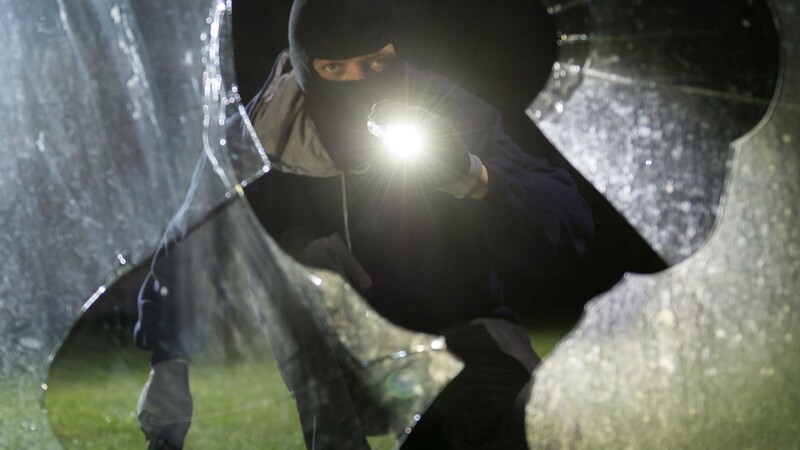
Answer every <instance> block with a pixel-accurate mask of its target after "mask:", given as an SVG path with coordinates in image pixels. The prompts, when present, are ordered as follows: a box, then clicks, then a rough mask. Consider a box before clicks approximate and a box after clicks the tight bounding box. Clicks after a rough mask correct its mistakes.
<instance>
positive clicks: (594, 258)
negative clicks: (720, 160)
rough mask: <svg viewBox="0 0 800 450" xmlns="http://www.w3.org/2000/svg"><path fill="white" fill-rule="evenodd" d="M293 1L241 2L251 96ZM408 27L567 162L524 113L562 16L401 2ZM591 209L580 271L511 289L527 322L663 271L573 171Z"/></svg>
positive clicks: (576, 311)
mask: <svg viewBox="0 0 800 450" xmlns="http://www.w3.org/2000/svg"><path fill="white" fill-rule="evenodd" d="M291 3H292V2H291V0H281V1H266V0H235V1H234V3H233V36H234V54H235V66H236V73H237V75H236V77H237V83H238V85H239V89H240V92H241V93H242V96H243V98H244V100H245V101H248V100H249V99H250V98H251V97H252V96H253V95H255V93H256V92H257V91H258V89H260V87H261V85H262V84H263V83H264V81H265V79H266V78H267V76H268V74H269V71H270V69H271V68H272V63H273V61H274V59H275V57H276V56H277V55H278V53H280V51H281V50H283V49H284V48H286V47H288V40H287V21H288V17H289V11H290V9H291ZM397 3H398V7H399V8H400V12H401V15H402V19H403V25H404V30H403V31H404V32H403V35H402V36H401V37H400V39H399V40H398V43H397V46H398V50H399V51H400V52H403V53H404V54H405V55H406V56H407V57H408V58H409V59H410V60H411V61H412V62H414V63H415V65H417V66H418V67H421V68H425V69H432V70H435V71H436V72H439V73H441V74H443V75H446V76H448V77H449V78H451V79H453V80H455V81H457V82H458V83H459V84H461V85H462V86H463V87H465V88H466V89H467V90H469V91H470V92H472V93H474V94H476V95H478V96H479V97H481V98H482V99H483V100H485V101H487V102H489V103H490V104H491V105H493V106H494V107H495V108H497V109H498V110H499V111H500V112H501V113H502V114H503V120H504V124H505V129H506V131H507V132H508V133H509V134H510V135H511V136H512V137H513V138H514V139H515V140H516V141H517V142H518V143H519V144H520V145H521V146H522V148H524V149H526V151H529V152H531V153H533V154H535V155H538V156H542V157H545V158H547V159H549V160H550V161H551V162H553V163H555V164H558V165H562V166H564V167H568V168H569V169H570V170H571V167H569V164H568V163H567V162H566V161H565V160H564V159H563V158H562V157H561V155H560V154H559V153H558V152H557V151H556V150H555V149H554V148H553V147H552V146H551V145H550V144H549V143H548V142H547V140H546V139H545V138H544V137H543V136H542V135H541V133H540V132H539V131H538V129H537V128H536V126H535V125H534V124H533V122H532V121H531V120H530V119H529V118H528V117H527V116H526V115H525V113H524V111H525V108H526V107H527V106H528V105H529V104H530V102H531V101H532V100H533V99H534V98H535V97H536V95H537V93H538V92H539V90H540V89H541V88H542V87H543V86H544V84H545V82H546V81H547V78H548V76H549V74H550V68H551V66H552V64H553V62H554V61H555V60H556V56H557V50H556V45H555V43H556V36H557V30H556V26H555V23H554V22H553V20H552V19H551V17H550V16H549V15H548V14H547V12H546V11H545V9H544V7H543V6H542V5H541V4H539V2H537V1H520V0H494V1H491V2H485V1H481V2H477V1H463V0H398V2H397ZM572 173H573V176H574V177H575V179H576V180H577V181H578V183H579V187H580V190H581V192H582V194H583V196H584V197H585V198H586V199H587V201H588V202H589V204H590V205H591V207H592V211H593V213H594V220H595V241H594V243H593V245H592V247H591V249H590V251H589V253H588V254H587V255H586V256H585V257H584V258H583V259H582V260H581V261H579V262H578V263H577V264H576V266H575V267H574V268H572V269H571V270H569V271H568V272H566V273H563V274H561V275H559V276H557V277H553V276H548V277H542V278H536V277H535V276H533V277H531V278H530V279H528V280H525V282H524V283H521V285H520V286H517V287H515V288H512V289H511V290H510V292H507V294H509V295H508V296H509V297H510V298H509V302H510V304H511V305H512V306H513V307H514V308H515V309H516V310H517V311H518V312H519V313H521V315H522V316H523V319H524V321H525V322H526V323H529V324H531V325H536V324H543V325H544V324H552V323H554V322H557V323H559V324H566V323H568V322H573V323H574V322H575V321H576V320H577V318H578V317H579V316H580V314H581V311H582V308H583V305H584V304H585V303H586V301H588V300H589V299H591V298H592V297H594V296H596V295H597V294H599V293H602V292H604V291H606V290H608V289H609V288H610V287H611V286H613V285H614V284H615V283H616V282H617V281H618V280H619V279H620V278H621V276H622V275H623V274H624V273H625V272H626V271H629V272H639V273H650V272H656V271H658V270H661V269H663V268H665V265H664V263H663V261H662V260H661V259H660V258H659V257H658V256H657V255H656V254H655V253H654V252H653V251H652V250H651V249H650V247H649V246H648V245H647V244H646V243H645V242H644V241H643V240H642V239H641V238H640V237H639V235H638V234H637V233H636V232H635V231H634V230H633V228H632V227H631V226H630V225H628V223H627V222H626V221H625V220H624V219H623V218H622V217H621V216H620V215H619V214H618V213H616V211H615V210H614V209H613V208H612V207H611V206H610V205H609V204H608V202H607V201H606V200H605V199H604V198H603V197H602V196H601V195H600V194H599V193H598V192H597V191H596V190H595V189H594V188H593V187H592V186H591V185H590V184H589V183H588V182H586V181H585V180H584V179H583V178H582V177H581V176H580V175H579V174H577V173H575V171H574V170H572Z"/></svg>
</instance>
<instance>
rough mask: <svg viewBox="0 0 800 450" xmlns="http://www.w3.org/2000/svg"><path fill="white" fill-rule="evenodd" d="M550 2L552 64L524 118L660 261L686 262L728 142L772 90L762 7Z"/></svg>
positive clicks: (773, 60)
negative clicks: (554, 40)
mask: <svg viewBox="0 0 800 450" xmlns="http://www.w3.org/2000/svg"><path fill="white" fill-rule="evenodd" d="M547 3H548V5H549V7H548V11H549V12H550V13H551V14H552V15H553V16H554V18H555V19H556V21H557V23H558V25H559V27H560V31H559V33H560V34H561V36H560V40H559V44H560V48H559V53H560V56H559V61H558V62H557V63H556V64H555V66H554V68H553V71H552V74H551V78H550V80H549V82H548V84H547V86H546V87H545V89H544V90H543V91H542V93H541V94H540V95H539V96H538V97H537V98H536V100H534V102H533V103H532V104H531V105H530V107H529V109H528V113H529V115H530V116H531V118H532V119H533V120H534V121H535V122H536V123H537V124H538V125H539V127H540V128H541V129H542V131H543V132H544V134H545V135H546V136H547V137H548V139H550V140H551V142H553V143H554V144H555V146H556V147H557V148H558V149H559V151H560V152H561V153H562V154H564V156H565V157H566V158H567V159H568V160H569V161H570V163H571V164H572V165H573V166H575V168H577V169H578V170H579V171H580V172H581V173H582V174H583V176H585V177H586V178H587V179H588V180H589V181H590V182H591V183H592V184H593V185H594V186H595V188H597V189H598V190H599V191H600V192H601V193H602V194H603V195H604V196H605V197H606V198H607V199H608V200H609V201H610V202H611V203H612V204H613V205H614V207H615V208H616V209H617V210H618V211H620V212H621V213H622V215H623V216H625V218H626V219H627V220H628V221H629V222H630V223H631V224H632V225H633V226H634V228H635V229H636V230H637V231H638V232H639V233H640V234H641V235H642V237H644V239H645V240H646V241H647V242H648V243H649V244H650V245H651V246H652V247H653V249H654V250H655V251H656V252H658V254H659V255H660V256H661V257H662V258H663V259H664V260H665V261H666V262H667V263H669V264H675V263H677V262H679V261H682V260H684V259H686V258H687V257H688V256H690V255H691V254H692V253H694V252H695V251H696V250H697V249H698V248H700V246H701V245H702V244H703V242H705V240H706V238H707V237H708V236H709V233H710V232H711V229H712V227H713V225H714V222H715V219H716V217H717V214H718V212H719V203H720V200H721V196H722V192H723V185H724V182H725V174H726V170H727V169H728V168H729V165H730V160H731V149H730V144H731V142H732V141H733V140H735V139H736V138H737V137H739V136H741V135H743V134H744V133H745V132H747V131H748V130H749V129H751V128H752V127H753V126H754V125H755V124H756V123H757V122H758V120H759V119H760V118H761V117H762V116H763V114H764V112H765V111H766V109H767V106H768V104H769V99H770V97H771V95H772V92H773V89H774V86H775V77H776V73H777V72H776V71H777V60H778V55H777V48H778V46H777V38H776V34H775V29H774V26H773V23H772V18H771V16H770V14H769V11H768V10H767V7H766V5H765V4H764V2H763V1H758V2H753V1H749V0H737V1H734V2H728V3H726V4H725V7H724V8H720V7H719V5H718V4H717V3H716V2H712V1H701V2H697V1H680V2H667V1H655V2H653V1H649V2H622V3H620V2H615V1H592V2H584V1H577V2H547Z"/></svg>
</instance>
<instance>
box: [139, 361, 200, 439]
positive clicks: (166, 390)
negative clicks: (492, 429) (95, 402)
mask: <svg viewBox="0 0 800 450" xmlns="http://www.w3.org/2000/svg"><path fill="white" fill-rule="evenodd" d="M136 411H137V413H138V419H139V427H140V428H141V429H142V432H143V433H144V435H145V438H147V448H148V450H150V449H165V450H169V449H180V448H182V447H183V440H184V438H185V437H186V433H187V432H188V431H189V426H190V425H191V423H192V394H191V392H190V391H189V366H188V364H187V363H186V362H184V361H180V360H168V361H162V362H160V363H156V364H154V365H153V367H152V368H151V369H150V378H149V379H148V380H147V383H146V384H145V385H144V388H143V389H142V394H141V396H140V397H139V404H138V405H137V407H136Z"/></svg>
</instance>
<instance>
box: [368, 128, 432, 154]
mask: <svg viewBox="0 0 800 450" xmlns="http://www.w3.org/2000/svg"><path fill="white" fill-rule="evenodd" d="M369 131H370V133H372V134H373V135H375V136H377V137H378V138H379V139H380V140H381V142H383V145H384V146H385V147H386V149H387V150H389V152H391V153H392V154H393V155H394V156H396V157H398V158H400V159H411V158H413V157H415V156H416V155H417V154H419V152H420V151H422V148H423V144H424V142H423V139H422V133H421V132H420V130H419V129H418V128H417V127H415V126H413V125H411V124H407V123H396V124H389V125H386V126H384V127H381V126H379V125H378V124H376V123H375V122H374V121H370V123H369Z"/></svg>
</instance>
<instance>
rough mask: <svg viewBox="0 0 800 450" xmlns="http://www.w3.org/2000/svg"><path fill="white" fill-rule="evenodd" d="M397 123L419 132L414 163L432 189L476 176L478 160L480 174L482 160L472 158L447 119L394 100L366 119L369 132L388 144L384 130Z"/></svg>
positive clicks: (380, 105)
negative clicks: (418, 149) (419, 140)
mask: <svg viewBox="0 0 800 450" xmlns="http://www.w3.org/2000/svg"><path fill="white" fill-rule="evenodd" d="M394 124H403V125H410V126H412V127H414V128H416V129H417V130H419V132H420V135H421V144H422V148H421V149H420V151H419V153H418V156H416V157H414V158H413V160H412V161H411V162H413V164H414V165H415V166H416V167H417V171H418V174H419V175H420V177H421V178H422V179H423V180H426V181H428V182H429V183H430V184H431V185H432V186H434V187H436V188H443V187H446V186H450V185H452V184H453V183H456V182H459V181H463V180H465V179H467V178H469V177H471V176H473V175H474V174H473V173H472V172H475V170H476V167H474V166H475V165H476V161H477V170H478V171H477V174H478V175H479V174H480V169H481V168H482V165H481V163H480V160H479V159H477V158H476V157H474V156H472V155H470V153H469V151H467V146H466V145H465V143H464V140H463V139H462V138H461V136H460V135H459V134H458V132H457V131H456V129H455V127H454V126H453V123H452V122H451V121H450V120H448V119H447V118H445V117H442V116H440V115H438V114H436V113H434V112H432V111H428V110H426V109H424V108H420V107H417V106H411V105H406V104H403V103H398V102H394V101H391V100H382V101H380V102H378V103H375V105H373V107H372V114H371V115H370V117H369V118H368V120H367V127H368V129H369V131H370V132H371V133H372V134H373V135H375V136H376V137H378V138H380V139H382V140H384V143H385V144H387V143H386V142H385V139H386V137H385V136H386V133H385V131H386V130H387V129H389V127H391V126H392V125H394Z"/></svg>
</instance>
